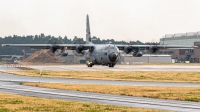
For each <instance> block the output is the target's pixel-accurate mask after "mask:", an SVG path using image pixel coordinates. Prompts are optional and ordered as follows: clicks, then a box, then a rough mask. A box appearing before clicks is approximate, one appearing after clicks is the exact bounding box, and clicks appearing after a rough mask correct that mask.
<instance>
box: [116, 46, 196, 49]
mask: <svg viewBox="0 0 200 112" xmlns="http://www.w3.org/2000/svg"><path fill="white" fill-rule="evenodd" d="M115 46H117V47H118V49H119V50H124V48H125V47H129V46H130V47H132V48H133V49H137V48H139V49H140V50H145V49H149V48H151V47H156V48H157V49H176V48H177V49H188V48H196V47H197V46H187V45H115Z"/></svg>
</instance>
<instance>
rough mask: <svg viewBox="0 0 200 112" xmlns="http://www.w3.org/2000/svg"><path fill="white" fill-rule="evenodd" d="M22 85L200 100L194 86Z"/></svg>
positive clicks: (198, 92)
mask: <svg viewBox="0 0 200 112" xmlns="http://www.w3.org/2000/svg"><path fill="white" fill-rule="evenodd" d="M22 85H26V86H35V87H44V88H54V89H62V90H75V91H84V92H96V93H107V94H117V95H126V96H139V97H148V98H161V99H171V100H182V101H193V102H200V88H195V87H193V88H192V87H154V86H121V85H93V84H60V83H22Z"/></svg>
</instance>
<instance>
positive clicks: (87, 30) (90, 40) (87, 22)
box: [86, 15, 92, 44]
mask: <svg viewBox="0 0 200 112" xmlns="http://www.w3.org/2000/svg"><path fill="white" fill-rule="evenodd" d="M90 43H92V39H91V34H90V22H89V16H88V15H87V18H86V44H90Z"/></svg>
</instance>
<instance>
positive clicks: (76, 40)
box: [72, 37, 85, 56]
mask: <svg viewBox="0 0 200 112" xmlns="http://www.w3.org/2000/svg"><path fill="white" fill-rule="evenodd" d="M72 44H78V46H76V49H75V51H76V52H75V51H73V54H74V55H75V56H80V55H84V53H85V52H84V51H83V44H85V42H83V41H82V40H81V38H77V37H75V38H74V40H73V41H72Z"/></svg>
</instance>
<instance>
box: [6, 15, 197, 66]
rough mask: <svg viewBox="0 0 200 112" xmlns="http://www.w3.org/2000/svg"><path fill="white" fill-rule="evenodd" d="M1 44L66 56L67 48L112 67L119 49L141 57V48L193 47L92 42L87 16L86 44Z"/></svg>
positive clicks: (90, 61)
mask: <svg viewBox="0 0 200 112" xmlns="http://www.w3.org/2000/svg"><path fill="white" fill-rule="evenodd" d="M2 46H13V47H31V48H39V49H44V48H45V49H50V51H51V52H52V53H55V52H56V51H57V50H59V53H60V55H61V56H67V55H68V52H67V50H75V51H76V52H77V53H79V54H83V55H84V57H85V59H86V65H87V66H88V67H92V66H93V65H105V66H109V67H114V66H115V64H116V63H117V62H118V61H119V59H120V52H119V51H120V50H122V51H124V52H125V53H126V54H129V53H132V55H133V56H134V57H141V56H142V55H143V53H142V52H141V50H148V51H149V52H150V53H156V52H157V51H158V50H160V49H167V48H193V47H194V46H178V45H121V44H120V45H114V44H93V43H92V39H91V34H90V24H89V16H88V15H87V17H86V44H56V43H53V44H3V45H2Z"/></svg>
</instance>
